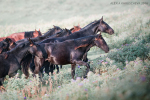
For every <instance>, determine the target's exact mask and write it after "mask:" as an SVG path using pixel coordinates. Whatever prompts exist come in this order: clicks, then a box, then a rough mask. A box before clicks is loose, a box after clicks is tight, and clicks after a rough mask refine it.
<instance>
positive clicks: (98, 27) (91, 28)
mask: <svg viewBox="0 0 150 100" xmlns="http://www.w3.org/2000/svg"><path fill="white" fill-rule="evenodd" d="M99 31H101V32H106V33H108V34H110V35H112V34H114V30H113V29H112V28H111V27H110V26H109V25H108V24H107V23H106V22H104V21H103V17H102V18H101V19H100V20H98V21H94V22H91V23H90V24H88V25H87V26H85V27H84V28H82V29H81V30H79V31H76V32H74V33H73V34H71V35H69V36H65V37H57V38H53V39H51V38H50V39H49V38H47V39H45V40H43V41H41V42H40V43H39V44H42V43H55V42H63V41H66V40H68V39H77V38H81V37H84V36H88V35H94V34H96V33H98V32H99ZM36 60H38V61H39V62H38V64H37V65H43V63H48V62H46V61H44V60H41V59H39V58H38V57H35V58H34V61H35V62H34V63H36ZM83 60H84V61H87V53H85V55H84V58H83ZM30 68H31V69H32V68H34V67H30ZM32 70H34V69H32ZM35 72H36V71H35ZM36 73H37V72H36Z"/></svg>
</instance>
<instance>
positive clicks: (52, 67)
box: [49, 64, 55, 74]
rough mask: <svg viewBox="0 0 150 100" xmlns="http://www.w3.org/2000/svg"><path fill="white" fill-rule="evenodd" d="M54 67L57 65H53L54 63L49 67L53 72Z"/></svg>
mask: <svg viewBox="0 0 150 100" xmlns="http://www.w3.org/2000/svg"><path fill="white" fill-rule="evenodd" d="M54 67H55V65H53V64H50V65H49V68H50V72H51V74H53V71H54Z"/></svg>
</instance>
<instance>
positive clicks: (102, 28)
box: [95, 17, 114, 35]
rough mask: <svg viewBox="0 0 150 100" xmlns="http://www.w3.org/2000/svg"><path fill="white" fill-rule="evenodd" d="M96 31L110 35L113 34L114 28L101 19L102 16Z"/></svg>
mask: <svg viewBox="0 0 150 100" xmlns="http://www.w3.org/2000/svg"><path fill="white" fill-rule="evenodd" d="M98 31H101V32H105V33H108V34H110V35H112V34H114V30H113V29H112V28H111V27H110V26H109V25H108V24H107V23H106V22H104V21H103V17H102V18H101V19H100V24H99V25H98V26H97V27H96V29H95V32H96V33H97V32H98Z"/></svg>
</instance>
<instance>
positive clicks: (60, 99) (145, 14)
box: [0, 0, 150, 100]
mask: <svg viewBox="0 0 150 100" xmlns="http://www.w3.org/2000/svg"><path fill="white" fill-rule="evenodd" d="M112 2H120V3H123V2H131V1H130V0H127V1H124V0H104V1H100V0H74V1H73V0H53V1H52V0H0V36H7V35H9V34H12V33H15V32H22V31H32V30H35V29H37V30H38V29H39V28H40V30H41V32H42V33H43V34H44V33H45V32H46V31H47V30H48V29H49V28H52V27H53V25H56V26H60V27H62V28H68V29H70V28H72V27H73V26H74V25H78V24H80V26H81V27H84V26H86V25H87V24H89V23H90V22H92V21H94V20H98V19H100V18H101V17H102V16H103V19H104V21H105V22H106V23H108V24H109V25H110V26H111V27H112V28H113V29H114V31H115V34H114V35H108V34H106V33H102V35H103V37H104V39H105V40H106V42H107V44H108V46H109V47H110V52H109V53H104V52H103V51H102V50H101V49H99V48H97V47H93V48H92V49H91V50H90V51H89V52H88V58H89V63H90V65H91V69H90V70H91V72H90V73H89V74H88V78H87V79H83V78H82V76H83V75H84V72H85V69H86V68H85V67H84V66H77V67H76V76H75V77H76V80H72V79H71V74H70V73H71V72H70V71H71V68H70V65H66V66H63V69H60V73H59V74H55V73H54V75H52V76H47V75H46V74H45V76H44V78H43V80H44V82H43V83H42V84H41V83H40V82H39V79H38V78H33V77H32V76H30V77H29V78H28V79H25V78H24V75H21V74H20V73H21V71H18V74H17V75H16V76H15V77H14V78H8V76H7V77H6V80H5V82H4V87H5V88H6V90H7V91H1V90H0V100H9V99H11V100H22V99H29V100H30V99H35V100H41V99H44V100H49V99H50V100H100V99H102V100H149V99H150V86H149V84H150V1H149V0H132V2H139V3H140V4H112ZM143 2H147V3H148V4H146V5H144V4H142V3H143ZM20 76H21V78H18V77H20Z"/></svg>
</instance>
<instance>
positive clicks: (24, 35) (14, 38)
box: [0, 29, 42, 42]
mask: <svg viewBox="0 0 150 100" xmlns="http://www.w3.org/2000/svg"><path fill="white" fill-rule="evenodd" d="M41 35H42V34H41V32H40V30H39V31H37V30H36V29H35V31H29V32H20V33H13V34H11V35H9V36H7V37H1V38H0V41H3V39H6V38H10V39H12V41H14V42H16V41H18V40H21V39H24V38H33V37H37V36H41Z"/></svg>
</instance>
